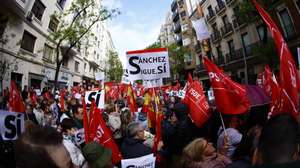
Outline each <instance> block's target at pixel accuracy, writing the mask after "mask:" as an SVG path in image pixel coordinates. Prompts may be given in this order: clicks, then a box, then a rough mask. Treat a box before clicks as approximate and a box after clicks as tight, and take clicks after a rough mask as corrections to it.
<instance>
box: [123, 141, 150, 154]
mask: <svg viewBox="0 0 300 168" xmlns="http://www.w3.org/2000/svg"><path fill="white" fill-rule="evenodd" d="M143 142H144V141H143V140H139V139H133V138H125V139H124V141H123V144H122V146H121V152H122V156H123V158H124V159H131V158H137V157H142V156H145V155H149V154H151V153H152V151H151V148H149V147H147V146H146V145H144V144H143Z"/></svg>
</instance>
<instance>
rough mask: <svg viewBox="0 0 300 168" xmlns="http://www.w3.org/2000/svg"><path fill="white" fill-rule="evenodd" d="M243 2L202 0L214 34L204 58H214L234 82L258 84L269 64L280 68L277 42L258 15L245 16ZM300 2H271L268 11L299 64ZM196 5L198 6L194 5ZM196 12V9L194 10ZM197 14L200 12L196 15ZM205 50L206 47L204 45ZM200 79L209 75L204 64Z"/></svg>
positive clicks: (240, 0) (235, 0) (199, 69)
mask: <svg viewBox="0 0 300 168" xmlns="http://www.w3.org/2000/svg"><path fill="white" fill-rule="evenodd" d="M243 2H244V1H243V0H226V1H223V0H202V1H199V3H200V4H199V6H201V9H202V11H203V14H204V15H203V17H205V20H206V23H207V27H208V29H209V32H210V33H211V38H210V39H209V50H208V51H207V52H205V51H204V50H202V55H206V56H208V57H210V58H211V59H212V60H213V61H214V62H215V63H216V64H217V65H218V66H220V67H222V68H223V69H224V70H225V72H226V73H228V74H229V75H230V76H231V77H232V78H233V79H234V80H236V81H238V82H241V83H248V84H255V83H256V79H257V75H258V74H259V73H261V72H262V71H263V69H264V65H265V64H269V65H271V66H273V67H274V68H275V69H276V66H278V61H277V62H276V59H277V60H278V54H277V53H276V52H275V48H274V43H273V39H272V38H271V35H270V32H269V31H268V29H267V27H266V25H265V24H264V22H263V21H262V20H261V18H260V16H259V15H258V13H256V12H254V13H253V14H252V13H251V14H248V15H247V17H246V18H245V17H242V14H241V10H240V6H241V4H242V3H243ZM299 5H300V1H299V0H291V1H282V0H273V1H268V2H267V3H266V5H265V8H267V9H268V11H269V13H270V15H271V16H272V18H273V19H274V20H275V22H276V23H277V25H278V26H279V27H280V29H281V31H282V34H283V35H284V37H285V40H286V41H287V43H288V46H289V48H290V49H291V51H292V54H293V56H294V59H295V62H296V63H297V62H298V61H297V52H296V50H297V47H299V46H300V34H299V33H300V32H299V30H300V27H299V22H298V21H297V20H299V19H300V12H299V11H300V10H299ZM194 6H196V5H194ZM193 10H194V11H195V10H196V7H194V9H193ZM194 13H196V12H194ZM202 48H203V45H202ZM198 72H199V74H200V79H202V80H203V81H207V80H208V76H207V74H206V72H205V70H204V67H203V65H202V63H200V65H199V68H198Z"/></svg>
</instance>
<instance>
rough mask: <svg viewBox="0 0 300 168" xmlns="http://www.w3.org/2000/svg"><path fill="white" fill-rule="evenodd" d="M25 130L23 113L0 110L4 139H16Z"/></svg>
mask: <svg viewBox="0 0 300 168" xmlns="http://www.w3.org/2000/svg"><path fill="white" fill-rule="evenodd" d="M24 130H25V127H24V114H23V113H16V112H10V111H3V110H0V132H1V136H2V139H3V140H16V139H18V137H19V136H20V135H21V133H22V132H24Z"/></svg>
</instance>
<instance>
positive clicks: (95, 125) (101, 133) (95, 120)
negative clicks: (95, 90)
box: [90, 106, 122, 165]
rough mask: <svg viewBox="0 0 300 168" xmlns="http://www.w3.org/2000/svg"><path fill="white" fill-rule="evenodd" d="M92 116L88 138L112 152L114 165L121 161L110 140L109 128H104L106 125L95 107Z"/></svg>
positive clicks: (116, 148)
mask: <svg viewBox="0 0 300 168" xmlns="http://www.w3.org/2000/svg"><path fill="white" fill-rule="evenodd" d="M93 111H94V112H93V115H92V119H91V123H90V138H91V139H92V140H93V141H95V142H98V143H99V144H102V145H103V146H105V147H107V148H109V149H111V151H112V163H113V164H114V165H115V164H117V163H119V162H120V161H121V159H122V156H121V153H120V151H119V149H118V146H117V145H116V143H115V142H114V139H113V138H112V133H111V131H110V129H109V128H107V127H106V123H105V121H104V120H103V118H102V115H101V111H100V109H98V108H97V107H96V106H95V108H94V110H93Z"/></svg>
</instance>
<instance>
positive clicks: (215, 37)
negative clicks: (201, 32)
mask: <svg viewBox="0 0 300 168" xmlns="http://www.w3.org/2000/svg"><path fill="white" fill-rule="evenodd" d="M220 40H221V34H220V31H218V30H215V31H214V32H213V33H212V34H211V41H212V42H213V43H217V42H218V41H220Z"/></svg>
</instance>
